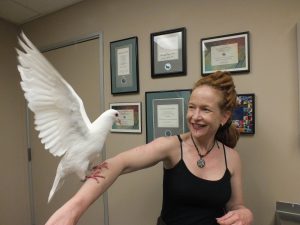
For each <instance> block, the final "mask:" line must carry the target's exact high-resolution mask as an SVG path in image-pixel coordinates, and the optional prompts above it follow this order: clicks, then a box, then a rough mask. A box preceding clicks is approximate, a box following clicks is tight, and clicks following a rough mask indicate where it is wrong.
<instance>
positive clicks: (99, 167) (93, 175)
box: [86, 162, 108, 183]
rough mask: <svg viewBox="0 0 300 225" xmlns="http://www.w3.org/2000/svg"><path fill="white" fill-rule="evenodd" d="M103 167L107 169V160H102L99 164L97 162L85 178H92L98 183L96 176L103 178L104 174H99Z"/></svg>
mask: <svg viewBox="0 0 300 225" xmlns="http://www.w3.org/2000/svg"><path fill="white" fill-rule="evenodd" d="M103 169H108V166H107V162H103V163H101V164H98V165H96V166H94V167H93V168H92V170H91V174H90V175H87V176H86V179H90V178H91V179H94V180H95V181H97V183H99V180H98V178H103V179H105V177H104V176H102V175H101V173H102V170H103Z"/></svg>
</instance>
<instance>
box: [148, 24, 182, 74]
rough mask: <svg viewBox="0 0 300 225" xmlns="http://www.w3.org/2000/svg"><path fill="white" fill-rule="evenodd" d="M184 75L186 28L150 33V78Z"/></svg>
mask: <svg viewBox="0 0 300 225" xmlns="http://www.w3.org/2000/svg"><path fill="white" fill-rule="evenodd" d="M175 75H186V29H185V28H178V29H173V30H167V31H161V32H156V33H152V34H151V76H152V78H158V77H166V76H175Z"/></svg>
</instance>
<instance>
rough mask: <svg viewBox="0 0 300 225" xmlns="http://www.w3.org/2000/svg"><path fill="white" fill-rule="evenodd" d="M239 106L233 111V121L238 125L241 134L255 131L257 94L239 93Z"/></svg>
mask: <svg viewBox="0 0 300 225" xmlns="http://www.w3.org/2000/svg"><path fill="white" fill-rule="evenodd" d="M237 102H238V106H237V107H236V109H235V110H234V112H233V116H232V123H233V124H235V125H236V127H237V128H238V130H239V132H240V134H254V133H255V95H254V94H238V95H237Z"/></svg>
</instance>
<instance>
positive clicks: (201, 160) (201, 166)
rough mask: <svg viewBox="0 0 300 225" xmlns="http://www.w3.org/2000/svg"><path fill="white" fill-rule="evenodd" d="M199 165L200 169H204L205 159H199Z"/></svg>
mask: <svg viewBox="0 0 300 225" xmlns="http://www.w3.org/2000/svg"><path fill="white" fill-rule="evenodd" d="M197 165H198V167H200V168H203V167H204V166H205V161H204V159H203V158H201V159H199V160H198V161H197Z"/></svg>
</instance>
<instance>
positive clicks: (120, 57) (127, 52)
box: [110, 37, 139, 94]
mask: <svg viewBox="0 0 300 225" xmlns="http://www.w3.org/2000/svg"><path fill="white" fill-rule="evenodd" d="M110 68H111V93H112V94H122V93H132V92H139V65H138V38H137V37H131V38H128V39H123V40H119V41H113V42H110Z"/></svg>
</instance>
